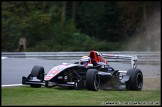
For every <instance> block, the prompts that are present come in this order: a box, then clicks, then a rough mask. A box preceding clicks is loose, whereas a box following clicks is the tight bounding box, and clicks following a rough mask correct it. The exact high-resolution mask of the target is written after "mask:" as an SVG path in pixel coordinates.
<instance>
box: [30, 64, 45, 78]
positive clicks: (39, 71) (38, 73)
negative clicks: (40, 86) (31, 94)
mask: <svg viewBox="0 0 162 107" xmlns="http://www.w3.org/2000/svg"><path fill="white" fill-rule="evenodd" d="M31 76H32V77H37V79H40V80H42V81H43V80H44V68H43V67H42V66H37V65H35V66H34V67H33V69H32V71H31Z"/></svg>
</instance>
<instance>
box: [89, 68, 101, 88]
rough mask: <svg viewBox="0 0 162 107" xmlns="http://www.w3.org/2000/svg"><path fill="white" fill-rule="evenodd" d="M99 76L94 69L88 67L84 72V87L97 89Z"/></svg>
mask: <svg viewBox="0 0 162 107" xmlns="http://www.w3.org/2000/svg"><path fill="white" fill-rule="evenodd" d="M99 85H100V78H99V74H98V71H97V70H96V69H89V70H88V71H87V74H86V87H87V89H88V90H92V91H98V90H99Z"/></svg>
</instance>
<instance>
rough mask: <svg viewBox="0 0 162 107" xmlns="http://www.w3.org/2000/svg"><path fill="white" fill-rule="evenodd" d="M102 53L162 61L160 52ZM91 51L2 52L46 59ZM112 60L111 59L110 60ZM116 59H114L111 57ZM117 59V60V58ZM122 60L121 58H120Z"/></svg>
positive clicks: (74, 57) (17, 56) (82, 54)
mask: <svg viewBox="0 0 162 107" xmlns="http://www.w3.org/2000/svg"><path fill="white" fill-rule="evenodd" d="M100 53H101V54H104V53H108V54H121V55H137V57H138V61H144V62H145V61H147V62H149V61H150V62H160V61H161V54H160V52H145V51H142V52H137V51H113V52H100ZM88 54H89V52H2V53H1V56H2V57H8V58H45V59H78V58H80V57H82V56H86V55H88ZM109 61H110V60H109ZM111 61H114V59H111ZM115 61H116V60H115ZM118 61H121V60H118Z"/></svg>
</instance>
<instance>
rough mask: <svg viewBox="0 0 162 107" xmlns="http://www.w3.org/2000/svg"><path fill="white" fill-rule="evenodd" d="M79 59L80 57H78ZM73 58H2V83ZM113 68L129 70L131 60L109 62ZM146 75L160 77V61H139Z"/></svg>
mask: <svg viewBox="0 0 162 107" xmlns="http://www.w3.org/2000/svg"><path fill="white" fill-rule="evenodd" d="M78 60H79V59H78ZM78 60H76V59H73V60H47V59H40V58H5V59H1V85H9V84H21V81H22V76H28V75H29V73H30V72H31V70H32V68H33V66H34V65H41V66H43V67H44V69H45V72H46V73H47V72H48V71H49V70H50V69H51V68H52V67H53V66H56V65H59V64H62V63H63V62H65V63H74V62H76V61H78ZM109 65H111V66H112V67H113V68H115V69H118V70H128V69H129V68H131V64H130V62H109ZM137 67H138V68H139V69H141V70H142V72H143V75H144V77H160V72H161V65H160V62H159V63H138V65H137Z"/></svg>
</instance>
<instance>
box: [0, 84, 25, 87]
mask: <svg viewBox="0 0 162 107" xmlns="http://www.w3.org/2000/svg"><path fill="white" fill-rule="evenodd" d="M13 86H22V84H9V85H1V87H13Z"/></svg>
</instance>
